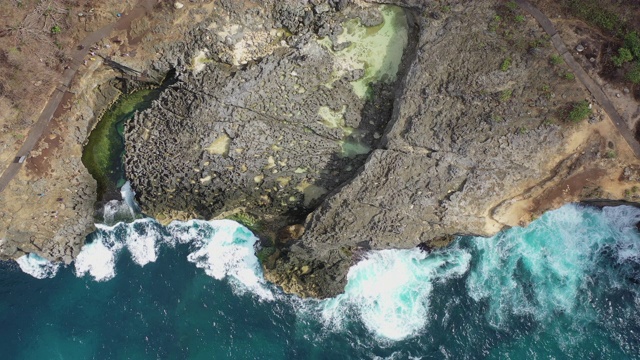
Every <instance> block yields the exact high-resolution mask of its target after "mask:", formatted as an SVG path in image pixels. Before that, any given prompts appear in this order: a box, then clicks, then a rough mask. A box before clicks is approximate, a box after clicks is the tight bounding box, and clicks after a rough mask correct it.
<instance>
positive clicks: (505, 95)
mask: <svg viewBox="0 0 640 360" xmlns="http://www.w3.org/2000/svg"><path fill="white" fill-rule="evenodd" d="M512 95H513V90H511V89H506V90H502V92H501V93H500V101H502V102H506V101H509V99H511V96H512Z"/></svg>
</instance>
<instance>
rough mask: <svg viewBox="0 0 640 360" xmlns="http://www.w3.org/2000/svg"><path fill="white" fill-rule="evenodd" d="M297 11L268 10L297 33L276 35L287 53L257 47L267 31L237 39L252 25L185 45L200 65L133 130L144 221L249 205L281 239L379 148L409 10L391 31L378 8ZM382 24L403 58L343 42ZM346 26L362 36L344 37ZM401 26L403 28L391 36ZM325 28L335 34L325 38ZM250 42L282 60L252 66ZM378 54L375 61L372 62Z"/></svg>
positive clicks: (211, 32)
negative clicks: (243, 53) (246, 51)
mask: <svg viewBox="0 0 640 360" xmlns="http://www.w3.org/2000/svg"><path fill="white" fill-rule="evenodd" d="M296 4H297V3H294V6H293V7H292V6H288V7H286V6H284V5H283V4H282V3H278V5H276V6H275V7H273V8H272V9H270V8H268V7H267V8H262V10H261V11H265V12H267V13H270V12H271V11H273V12H275V14H276V18H277V19H276V20H274V21H273V23H271V24H270V26H271V27H276V28H277V27H279V26H281V25H280V24H282V25H285V26H286V27H287V29H280V30H276V32H275V33H276V34H277V33H278V32H280V33H281V34H282V35H280V36H282V38H281V40H280V41H279V42H277V46H276V47H272V46H271V44H270V43H266V44H263V45H262V46H257V45H256V44H257V40H256V41H254V42H249V41H247V38H255V37H257V38H258V39H259V38H260V37H259V36H258V35H256V34H260V33H263V32H264V33H271V31H270V30H268V29H262V28H255V27H254V28H250V29H249V28H247V29H245V30H244V33H243V34H236V35H233V34H231V35H229V34H228V33H229V32H230V31H231V30H229V29H235V30H238V29H240V28H242V26H244V25H242V22H241V20H242V19H238V22H239V23H240V24H239V25H237V24H227V25H225V26H226V29H227V30H221V29H220V27H221V25H218V27H216V28H215V29H212V28H211V27H206V28H205V27H199V28H198V29H196V30H195V31H194V33H193V34H192V36H193V38H195V39H197V40H196V41H195V42H194V43H195V45H194V43H186V44H185V45H179V46H178V48H182V47H183V46H186V47H187V48H188V49H189V50H188V51H189V53H190V54H191V58H190V59H189V58H188V57H187V58H186V59H177V60H175V62H176V63H175V64H174V65H175V66H176V67H177V69H176V70H177V75H176V77H177V81H176V83H175V84H173V85H172V86H170V87H169V88H168V89H167V90H166V91H165V92H164V93H163V94H162V95H161V97H160V99H159V100H158V101H156V102H155V103H154V104H153V106H152V107H151V108H150V109H149V110H147V111H145V112H143V113H141V114H139V115H138V116H136V118H135V119H134V120H133V121H132V122H130V123H129V124H128V125H127V129H126V146H127V149H126V171H127V177H128V178H129V179H130V180H131V181H132V184H133V188H134V189H135V190H136V192H137V194H138V197H139V200H140V204H141V205H142V207H143V210H144V212H145V213H147V214H149V215H152V216H154V217H157V218H159V219H161V220H165V219H173V218H176V217H185V218H186V217H199V218H211V217H213V216H215V215H218V214H219V213H221V212H226V211H230V210H233V209H242V211H243V212H245V213H249V214H251V215H254V216H257V217H259V218H260V219H262V220H263V222H264V223H265V224H264V225H265V226H266V228H271V229H273V230H274V232H275V230H277V229H278V228H279V227H280V226H283V225H287V224H288V223H292V222H294V223H295V222H301V221H302V220H303V219H304V217H305V216H306V215H307V214H308V213H309V212H310V211H311V210H312V209H314V208H316V207H317V206H318V205H319V204H320V203H321V202H322V200H323V199H324V198H325V197H326V195H327V194H329V193H331V192H332V191H334V190H335V189H337V188H338V187H339V186H341V185H343V184H344V183H345V182H347V181H348V180H349V179H351V178H352V177H353V176H354V174H355V173H356V172H357V171H358V169H359V168H360V167H361V165H362V164H363V163H364V161H365V159H366V157H367V154H368V153H369V152H370V151H371V149H374V148H376V147H378V143H379V142H380V139H381V137H382V134H383V133H384V129H385V127H386V125H387V122H388V120H389V119H390V118H391V111H392V104H393V98H394V91H395V82H394V79H395V78H396V71H397V68H398V65H399V62H400V61H401V58H402V50H403V47H404V46H403V45H404V44H407V31H408V25H407V20H406V18H405V15H404V13H403V11H402V10H401V9H399V8H395V9H394V8H385V9H384V10H385V12H384V16H386V17H387V18H388V20H387V22H388V24H387V27H384V26H383V25H382V24H381V21H382V18H383V14H382V13H380V12H379V11H378V10H377V9H376V8H356V7H344V8H342V6H343V5H340V4H341V3H338V4H336V5H335V6H334V7H328V8H327V7H326V6H325V5H326V4H323V5H317V6H315V7H313V9H314V11H313V12H309V11H308V10H304V9H305V8H304V7H300V8H299V6H298V5H299V4H297V5H296ZM263 6H264V5H263ZM306 8H308V6H307V7H306ZM339 9H342V10H343V12H341V11H339ZM234 14H235V13H234V12H231V11H230V12H229V16H233V15H234ZM376 14H377V15H376ZM356 17H357V18H356ZM347 18H352V20H350V22H348V21H347V22H345V21H346V19H347ZM373 18H378V21H375V20H368V21H369V22H373V23H375V24H377V25H378V27H379V28H381V29H380V30H379V32H383V30H385V31H389V32H388V33H385V34H382V36H380V39H379V40H380V41H381V44H382V45H383V46H384V47H385V48H386V47H389V46H397V45H398V44H392V43H391V42H392V41H395V42H397V43H400V46H399V47H398V52H396V53H393V54H388V55H384V54H382V55H380V54H378V53H372V51H374V50H376V49H375V48H373V49H368V48H364V49H360V48H358V47H357V46H356V45H355V44H354V45H353V46H351V45H352V44H351V43H349V42H348V40H346V39H345V38H343V36H347V35H349V36H354V37H357V36H359V33H362V34H365V32H366V28H365V27H364V26H360V25H357V24H356V23H360V22H362V20H361V19H373ZM229 21H230V20H229ZM343 23H344V24H348V26H352V27H353V29H351V30H347V31H344V30H342V28H341V25H340V24H343ZM305 24H306V25H305ZM392 25H393V26H396V27H397V29H394V31H390V30H391V29H388V28H390V27H391V26H392ZM345 26H347V25H345ZM323 29H325V30H326V29H329V30H327V31H333V32H332V33H331V35H328V36H326V37H325V38H324V39H323V38H321V37H320V36H319V35H318V34H319V33H323V32H324V30H323ZM332 29H335V30H332ZM285 30H286V31H292V32H296V34H292V35H284V34H285V32H286V31H285ZM238 31H239V30H238ZM314 31H315V32H314ZM343 31H344V32H345V33H344V34H343V33H342V32H343ZM316 32H317V33H316ZM220 34H222V35H226V36H225V37H222V36H221V35H220ZM248 34H253V35H248ZM252 36H253V37H252ZM231 38H233V39H231ZM207 39H208V40H207ZM373 39H377V38H375V36H374V37H373ZM221 43H224V45H223V44H221ZM241 46H253V47H252V49H253V52H252V54H255V55H256V56H258V55H263V54H265V53H266V52H267V51H268V50H271V51H272V52H271V53H268V54H265V55H264V56H262V57H259V58H253V57H252V58H251V59H250V61H249V62H248V63H246V64H244V65H242V64H241V63H242V62H243V61H244V60H240V61H238V59H234V58H232V57H231V56H232V55H233V54H237V53H238V48H239V47H241ZM409 47H411V45H409ZM336 48H341V49H340V50H336ZM203 49H204V50H203ZM209 49H217V50H216V51H212V50H209ZM205 50H206V51H205ZM383 50H384V49H383ZM168 52H169V50H168ZM343 54H346V55H348V56H349V57H347V56H343ZM367 57H375V59H373V60H371V61H369V63H365V61H367V60H369V59H368V58H367ZM240 59H244V58H240ZM223 60H224V61H227V62H228V64H225V63H223V62H221V61H223ZM234 64H236V65H238V64H239V65H240V66H234ZM158 67H159V68H162V67H163V65H159V66H158ZM383 76H384V79H382V77H383ZM369 84H371V86H369ZM168 134H171V135H168ZM176 215H177V216H176Z"/></svg>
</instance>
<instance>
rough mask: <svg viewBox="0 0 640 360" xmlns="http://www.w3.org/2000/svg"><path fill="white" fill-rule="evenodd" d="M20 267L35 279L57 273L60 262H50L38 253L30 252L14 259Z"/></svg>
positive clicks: (49, 276) (52, 275)
mask: <svg viewBox="0 0 640 360" xmlns="http://www.w3.org/2000/svg"><path fill="white" fill-rule="evenodd" d="M16 262H17V263H18V265H19V266H20V269H21V270H22V271H23V272H25V273H27V274H29V275H31V276H33V277H34V278H36V279H45V278H52V277H54V276H56V274H57V273H58V269H59V268H60V264H57V263H52V262H50V261H48V260H47V259H44V258H42V257H40V256H39V255H38V254H34V253H30V254H27V255H22V256H21V257H19V258H17V259H16Z"/></svg>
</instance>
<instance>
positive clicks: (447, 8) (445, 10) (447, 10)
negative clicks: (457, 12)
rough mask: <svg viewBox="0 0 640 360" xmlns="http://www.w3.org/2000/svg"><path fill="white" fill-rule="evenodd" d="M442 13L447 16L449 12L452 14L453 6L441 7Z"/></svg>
mask: <svg viewBox="0 0 640 360" xmlns="http://www.w3.org/2000/svg"><path fill="white" fill-rule="evenodd" d="M440 11H442V12H443V13H445V14H446V13H448V12H450V11H451V6H449V5H444V6H442V7H440Z"/></svg>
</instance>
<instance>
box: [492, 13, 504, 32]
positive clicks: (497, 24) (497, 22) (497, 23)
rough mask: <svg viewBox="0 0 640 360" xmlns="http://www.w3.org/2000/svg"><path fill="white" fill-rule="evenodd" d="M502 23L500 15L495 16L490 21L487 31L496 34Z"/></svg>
mask: <svg viewBox="0 0 640 360" xmlns="http://www.w3.org/2000/svg"><path fill="white" fill-rule="evenodd" d="M501 23H502V17H500V15H495V16H494V17H493V18H492V19H491V21H490V22H489V31H491V32H496V31H498V28H499V27H500V24H501Z"/></svg>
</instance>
